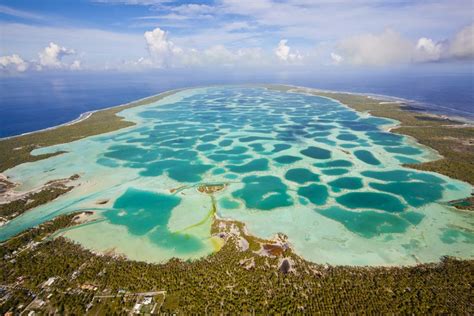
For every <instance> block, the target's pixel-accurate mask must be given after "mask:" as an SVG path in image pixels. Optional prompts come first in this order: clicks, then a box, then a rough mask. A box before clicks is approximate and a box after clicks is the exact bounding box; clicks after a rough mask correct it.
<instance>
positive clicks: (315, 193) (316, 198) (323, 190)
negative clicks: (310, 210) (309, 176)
mask: <svg viewBox="0 0 474 316" xmlns="http://www.w3.org/2000/svg"><path fill="white" fill-rule="evenodd" d="M298 194H299V195H300V196H302V197H305V198H307V199H308V200H309V201H310V202H311V203H313V204H315V205H324V204H325V203H326V201H327V199H328V197H329V194H328V188H327V187H326V186H325V185H322V184H314V183H312V184H310V185H307V186H304V187H300V188H299V189H298Z"/></svg>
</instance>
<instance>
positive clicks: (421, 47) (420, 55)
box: [415, 37, 443, 61]
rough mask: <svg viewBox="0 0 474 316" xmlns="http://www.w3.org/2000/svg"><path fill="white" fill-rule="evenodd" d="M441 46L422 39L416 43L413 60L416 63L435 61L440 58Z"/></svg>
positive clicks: (424, 38) (430, 40) (428, 39)
mask: <svg viewBox="0 0 474 316" xmlns="http://www.w3.org/2000/svg"><path fill="white" fill-rule="evenodd" d="M442 49H443V47H442V44H441V43H435V42H434V41H433V40H432V39H430V38H426V37H422V38H420V39H419V40H418V42H417V43H416V52H415V59H416V60H417V61H436V60H439V59H440V58H441V53H442Z"/></svg>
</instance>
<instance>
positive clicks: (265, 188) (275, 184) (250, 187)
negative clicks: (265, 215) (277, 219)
mask: <svg viewBox="0 0 474 316" xmlns="http://www.w3.org/2000/svg"><path fill="white" fill-rule="evenodd" d="M243 183H244V187H243V188H242V189H240V190H237V191H234V192H232V196H233V197H235V198H238V199H241V200H243V201H244V203H245V206H246V207H247V208H256V209H260V210H272V209H274V208H277V207H284V206H291V205H293V200H292V198H291V197H290V196H289V195H288V193H287V192H286V190H287V187H286V185H285V184H284V183H283V182H282V181H281V180H280V178H278V177H274V176H261V177H259V176H248V177H245V178H244V179H243Z"/></svg>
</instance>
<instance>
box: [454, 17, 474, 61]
mask: <svg viewBox="0 0 474 316" xmlns="http://www.w3.org/2000/svg"><path fill="white" fill-rule="evenodd" d="M448 53H449V55H450V56H451V57H453V58H461V59H464V58H471V59H472V58H474V23H473V24H471V25H469V26H466V27H465V28H463V29H462V30H461V31H459V32H458V33H457V34H456V35H455V36H454V38H453V39H452V41H450V43H449V50H448Z"/></svg>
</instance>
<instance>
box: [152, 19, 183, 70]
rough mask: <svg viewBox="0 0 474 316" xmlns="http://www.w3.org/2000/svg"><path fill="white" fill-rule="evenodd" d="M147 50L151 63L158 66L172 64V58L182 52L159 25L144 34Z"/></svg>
mask: <svg viewBox="0 0 474 316" xmlns="http://www.w3.org/2000/svg"><path fill="white" fill-rule="evenodd" d="M144 36H145V40H146V44H147V47H148V52H149V53H150V57H151V59H152V61H153V64H154V65H155V66H156V67H158V68H163V67H167V66H170V65H172V63H173V62H174V59H176V58H177V57H179V55H180V54H182V53H183V50H182V49H181V48H179V47H178V46H176V45H175V44H174V43H173V42H172V41H170V40H168V33H167V32H166V31H164V30H162V29H160V28H159V27H157V28H156V29H154V30H153V31H148V32H145V34H144Z"/></svg>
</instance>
